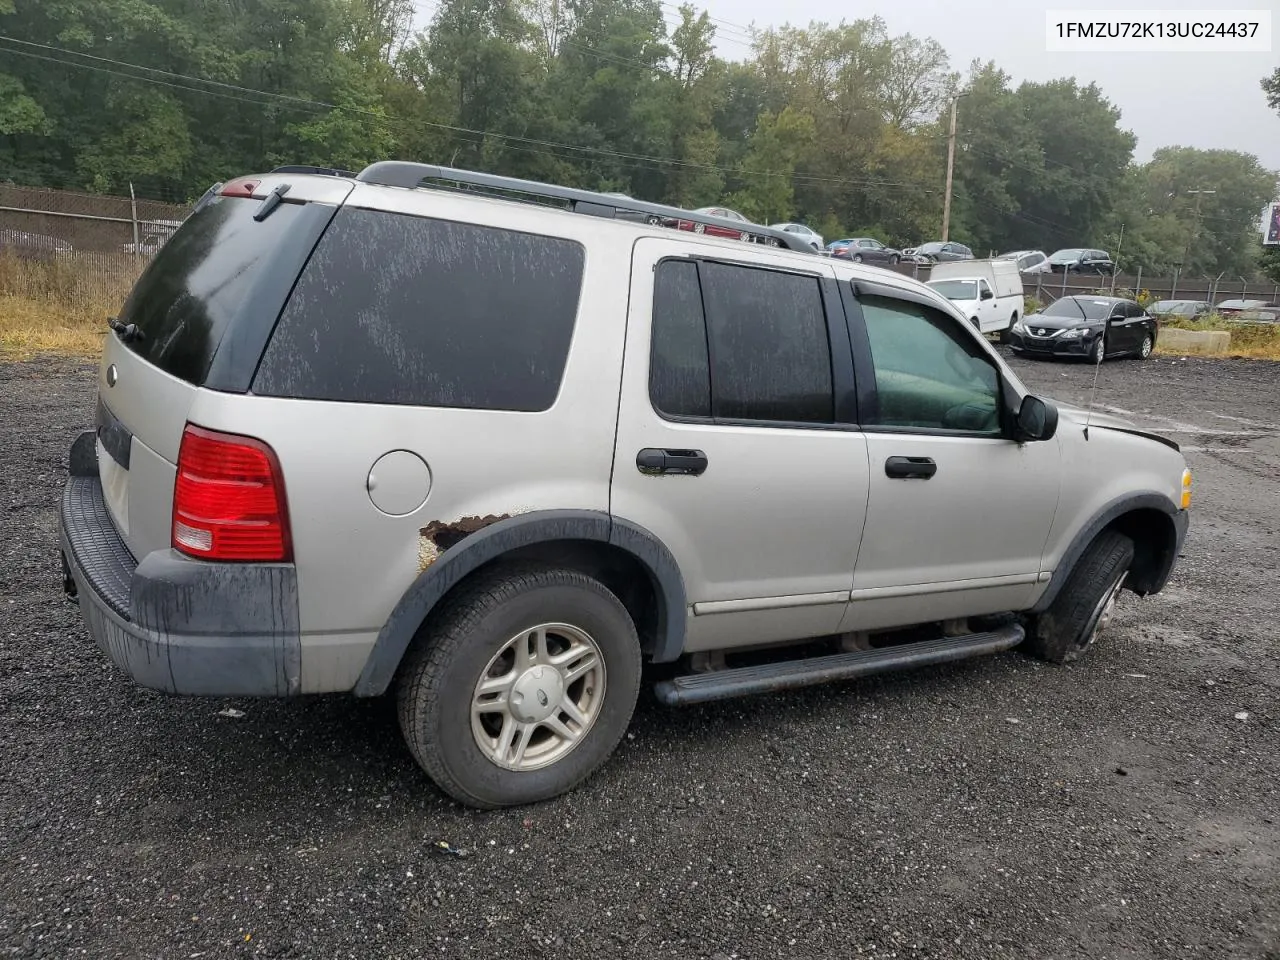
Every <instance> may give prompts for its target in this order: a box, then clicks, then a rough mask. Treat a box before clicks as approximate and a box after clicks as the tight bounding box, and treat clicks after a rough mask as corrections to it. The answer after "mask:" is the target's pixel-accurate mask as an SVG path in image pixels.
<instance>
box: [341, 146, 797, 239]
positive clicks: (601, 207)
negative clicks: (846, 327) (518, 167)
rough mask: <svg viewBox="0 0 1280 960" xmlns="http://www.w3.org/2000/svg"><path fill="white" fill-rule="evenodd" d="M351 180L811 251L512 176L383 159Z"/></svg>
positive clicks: (752, 227)
mask: <svg viewBox="0 0 1280 960" xmlns="http://www.w3.org/2000/svg"><path fill="white" fill-rule="evenodd" d="M356 179H357V180H358V181H360V182H361V183H375V184H378V185H380V186H385V187H404V188H407V189H410V190H412V189H416V188H417V187H420V186H423V181H424V180H438V181H443V182H445V183H454V184H459V185H460V186H464V187H473V188H480V189H481V190H493V191H506V192H508V193H516V194H524V195H526V196H528V197H540V198H542V199H544V200H560V201H563V202H564V203H566V204H567V205H568V209H569V210H571V211H572V212H574V213H582V214H586V215H588V216H593V217H603V218H605V219H608V220H619V219H634V218H628V217H624V216H622V215H620V214H621V213H639V214H644V215H646V217H645V218H646V219H647V220H648V222H649V223H651V224H654V225H664V226H674V225H675V224H676V223H679V222H684V223H692V224H702V225H703V226H711V227H724V228H726V229H729V230H733V231H735V232H736V233H742V234H747V235H748V236H749V237H750V238H751V240H753V241H754V242H756V243H764V244H767V245H768V246H773V247H785V248H786V249H788V250H794V251H796V252H797V253H813V247H811V246H809V244H808V243H807V242H805V241H804V240H802V239H800V238H799V237H797V236H792V235H791V234H789V233H787V232H785V231H783V230H774V229H772V228H771V227H765V226H761V225H759V224H755V223H751V224H744V223H739V222H738V221H736V220H727V219H725V218H724V217H712V216H708V215H706V214H702V213H694V212H693V211H691V210H682V209H681V208H679V207H670V206H666V205H665V204H661V203H648V202H646V201H644V200H632V199H630V198H623V197H620V196H616V195H613V194H608V193H597V192H595V191H592V190H577V189H575V188H573V187H560V186H556V185H554V184H549V183H539V182H538V181H536V180H520V179H518V178H516V177H500V176H497V175H496V174H492V173H479V172H477V171H474V170H459V169H457V168H455V167H442V166H438V165H436V164H431V163H411V162H408V161H401V160H384V161H381V162H379V163H373V164H370V165H369V166H367V167H365V168H364V169H363V170H361V171H360V173H359V174H357V175H356ZM446 189H448V188H446ZM504 199H510V198H509V197H505V198H504Z"/></svg>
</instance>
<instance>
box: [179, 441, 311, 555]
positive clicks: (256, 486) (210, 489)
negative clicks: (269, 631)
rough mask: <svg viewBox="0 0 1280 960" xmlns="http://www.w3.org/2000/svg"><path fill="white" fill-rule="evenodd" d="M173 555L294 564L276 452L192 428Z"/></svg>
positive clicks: (185, 447) (183, 457) (182, 455)
mask: <svg viewBox="0 0 1280 960" xmlns="http://www.w3.org/2000/svg"><path fill="white" fill-rule="evenodd" d="M173 548H174V549H175V550H178V551H180V552H182V553H185V554H187V555H188V556H191V557H199V558H200V559H204V560H233V561H234V560H240V561H251V562H253V561H256V562H259V563H265V562H273V561H274V562H283V561H287V560H290V559H292V553H293V551H292V545H291V544H290V538H289V516H288V511H287V509H286V502H285V492H284V477H283V475H282V474H281V472H280V461H279V460H278V459H277V458H276V455H275V451H273V450H272V449H271V448H270V447H269V446H267V445H266V444H265V443H263V442H262V441H261V440H256V439H254V438H253V437H242V436H238V435H235V434H228V433H217V432H215V431H213V430H206V429H204V428H203V427H197V426H195V425H193V424H190V423H189V424H187V427H186V429H185V430H184V431H183V433H182V445H181V446H180V447H179V450H178V476H177V480H176V482H175V483H174V487H173Z"/></svg>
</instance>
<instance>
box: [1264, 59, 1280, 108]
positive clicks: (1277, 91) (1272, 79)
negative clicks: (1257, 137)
mask: <svg viewBox="0 0 1280 960" xmlns="http://www.w3.org/2000/svg"><path fill="white" fill-rule="evenodd" d="M1262 92H1263V93H1265V94H1266V95H1267V106H1269V107H1270V108H1271V109H1272V110H1275V111H1276V112H1277V113H1280V67H1276V69H1275V71H1274V72H1273V73H1272V74H1271V76H1269V77H1263V78H1262Z"/></svg>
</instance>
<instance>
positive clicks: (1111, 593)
mask: <svg viewBox="0 0 1280 960" xmlns="http://www.w3.org/2000/svg"><path fill="white" fill-rule="evenodd" d="M1128 576H1129V571H1128V570H1126V571H1125V572H1124V573H1122V574H1120V577H1119V579H1117V580H1116V582H1115V583H1114V584H1112V586H1111V588H1110V589H1109V590H1108V591H1107V592H1106V593H1104V594H1103V595H1102V599H1101V600H1099V601H1098V603H1097V605H1096V606H1095V607H1094V608H1093V613H1092V614H1090V617H1089V622H1090V624H1091V626H1090V627H1089V632H1088V633H1087V634H1085V640H1084V646H1086V647H1088V646H1091V645H1092V644H1093V643H1094V641H1096V640H1097V639H1098V638H1099V637H1100V636H1102V634H1103V632H1104V631H1105V630H1106V629H1107V624H1109V623H1110V622H1111V614H1112V613H1113V612H1114V611H1115V608H1116V600H1117V598H1118V597H1119V596H1120V591H1121V590H1123V589H1124V582H1125V580H1126V579H1128Z"/></svg>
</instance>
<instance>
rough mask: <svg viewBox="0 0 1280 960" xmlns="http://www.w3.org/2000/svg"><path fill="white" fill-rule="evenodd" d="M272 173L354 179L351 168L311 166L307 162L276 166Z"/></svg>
mask: <svg viewBox="0 0 1280 960" xmlns="http://www.w3.org/2000/svg"><path fill="white" fill-rule="evenodd" d="M271 172H272V173H314V174H317V175H319V176H322V177H347V178H349V179H355V173H354V172H353V171H351V170H339V169H338V168H337V167H313V166H310V165H308V164H289V165H286V166H283V167H276V168H275V169H274V170H272V171H271Z"/></svg>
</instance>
